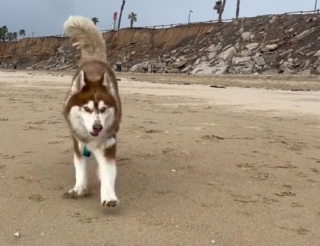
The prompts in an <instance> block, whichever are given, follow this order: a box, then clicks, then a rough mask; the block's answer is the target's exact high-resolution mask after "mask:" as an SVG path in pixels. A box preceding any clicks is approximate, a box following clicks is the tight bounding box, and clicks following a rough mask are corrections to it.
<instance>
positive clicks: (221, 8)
mask: <svg viewBox="0 0 320 246" xmlns="http://www.w3.org/2000/svg"><path fill="white" fill-rule="evenodd" d="M225 6H226V0H223V1H222V0H218V1H216V4H215V6H214V7H213V9H214V10H216V11H217V14H218V15H219V17H218V22H221V21H222V14H223V11H224V7H225Z"/></svg>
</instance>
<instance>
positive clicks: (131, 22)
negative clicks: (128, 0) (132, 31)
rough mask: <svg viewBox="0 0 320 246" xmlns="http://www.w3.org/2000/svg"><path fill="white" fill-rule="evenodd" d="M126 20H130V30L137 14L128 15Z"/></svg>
mask: <svg viewBox="0 0 320 246" xmlns="http://www.w3.org/2000/svg"><path fill="white" fill-rule="evenodd" d="M128 19H129V20H130V28H132V27H133V23H134V22H137V20H138V19H137V14H136V13H134V12H131V13H130V14H128Z"/></svg>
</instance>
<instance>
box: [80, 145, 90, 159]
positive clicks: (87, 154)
mask: <svg viewBox="0 0 320 246" xmlns="http://www.w3.org/2000/svg"><path fill="white" fill-rule="evenodd" d="M82 155H83V156H85V157H90V151H89V150H88V149H87V147H86V146H84V148H83V152H82Z"/></svg>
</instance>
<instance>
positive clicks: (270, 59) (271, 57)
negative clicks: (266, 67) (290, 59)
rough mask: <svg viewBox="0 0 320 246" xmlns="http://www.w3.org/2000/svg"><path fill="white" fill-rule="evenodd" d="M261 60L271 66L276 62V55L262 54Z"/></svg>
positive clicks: (273, 53)
mask: <svg viewBox="0 0 320 246" xmlns="http://www.w3.org/2000/svg"><path fill="white" fill-rule="evenodd" d="M263 58H264V60H265V62H266V63H267V64H271V65H273V64H275V63H276V62H277V58H278V53H277V52H268V53H263Z"/></svg>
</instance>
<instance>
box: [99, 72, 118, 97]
mask: <svg viewBox="0 0 320 246" xmlns="http://www.w3.org/2000/svg"><path fill="white" fill-rule="evenodd" d="M102 84H103V85H104V86H105V87H106V88H107V90H108V91H109V93H110V94H111V95H112V96H114V97H115V96H116V88H115V87H114V84H113V82H112V80H111V78H110V77H109V75H108V73H104V74H103V81H102Z"/></svg>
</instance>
